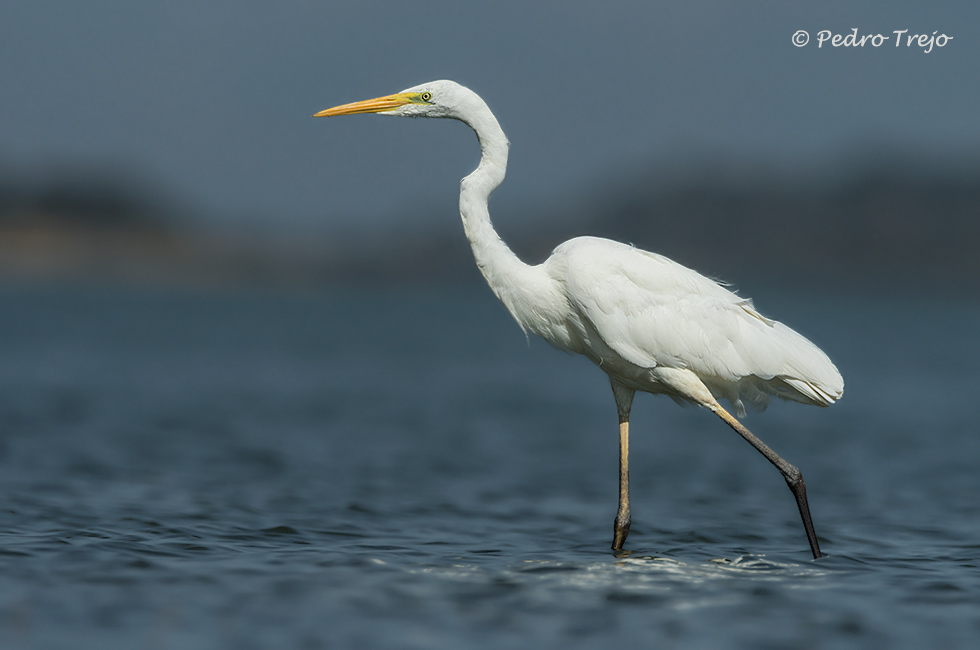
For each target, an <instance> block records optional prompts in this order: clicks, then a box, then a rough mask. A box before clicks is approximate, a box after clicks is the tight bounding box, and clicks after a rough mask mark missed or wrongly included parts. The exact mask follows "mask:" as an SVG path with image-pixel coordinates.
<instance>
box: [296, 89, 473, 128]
mask: <svg viewBox="0 0 980 650" xmlns="http://www.w3.org/2000/svg"><path fill="white" fill-rule="evenodd" d="M470 96H472V97H476V95H475V94H474V93H473V91H471V90H469V89H467V88H465V87H463V86H460V85H459V84H458V83H456V82H455V81H445V80H443V81H430V82H429V83H425V84H421V85H419V86H414V87H412V88H406V89H405V90H403V91H401V92H400V93H395V94H394V95H385V96H384V97H377V98H375V99H367V100H364V101H360V102H354V103H352V104H343V105H341V106H334V107H333V108H328V109H327V110H325V111H320V112H319V113H316V114H315V115H314V116H313V117H330V116H334V115H355V114H357V113H379V114H381V115H397V116H399V117H449V118H455V119H461V114H460V109H462V108H463V107H464V106H465V104H466V103H467V102H468V101H472V98H471V97H470ZM477 100H478V101H479V98H477Z"/></svg>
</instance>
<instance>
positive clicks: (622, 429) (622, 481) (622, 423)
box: [612, 415, 630, 551]
mask: <svg viewBox="0 0 980 650" xmlns="http://www.w3.org/2000/svg"><path fill="white" fill-rule="evenodd" d="M629 456H630V421H629V416H626V417H623V416H622V415H621V416H620V417H619V510H618V511H617V512H616V520H615V521H614V522H613V543H612V547H613V550H614V551H621V550H622V549H623V542H625V541H626V536H627V535H629V534H630V459H629Z"/></svg>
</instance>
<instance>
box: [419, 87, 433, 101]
mask: <svg viewBox="0 0 980 650" xmlns="http://www.w3.org/2000/svg"><path fill="white" fill-rule="evenodd" d="M421 97H422V101H423V102H427V101H429V100H430V99H432V93H430V92H429V91H428V90H427V91H425V92H424V93H422V95H421Z"/></svg>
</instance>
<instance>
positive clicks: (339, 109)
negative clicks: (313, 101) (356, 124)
mask: <svg viewBox="0 0 980 650" xmlns="http://www.w3.org/2000/svg"><path fill="white" fill-rule="evenodd" d="M417 97H418V93H398V94H395V95H387V96H385V97H378V98H376V99H366V100H364V101H362V102H354V103H353V104H344V105H342V106H334V107H333V108H328V109H327V110H325V111H320V112H319V113H316V114H315V115H313V117H331V116H334V115H355V114H357V113H384V112H385V111H393V110H395V109H396V108H398V107H399V106H404V105H405V104H413V103H418V100H417Z"/></svg>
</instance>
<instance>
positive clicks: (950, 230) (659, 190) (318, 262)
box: [0, 157, 980, 290]
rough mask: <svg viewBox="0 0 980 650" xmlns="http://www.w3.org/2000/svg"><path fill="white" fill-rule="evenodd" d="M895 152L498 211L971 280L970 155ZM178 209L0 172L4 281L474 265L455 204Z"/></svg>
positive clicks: (700, 250)
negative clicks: (348, 215)
mask: <svg viewBox="0 0 980 650" xmlns="http://www.w3.org/2000/svg"><path fill="white" fill-rule="evenodd" d="M900 161H901V157H894V158H890V159H878V160H875V161H872V162H867V161H865V162H863V163H861V164H849V165H848V164H840V165H835V166H829V167H827V168H822V169H815V170H809V171H807V172H802V171H799V170H777V169H766V168H762V167H755V168H752V167H749V168H746V167H742V166H738V165H724V164H702V165H687V166H685V167H683V168H680V169H670V170H665V169H664V168H663V166H659V167H656V168H654V167H651V168H650V169H649V170H645V171H644V170H639V171H637V172H635V174H634V175H633V176H632V177H631V178H627V179H619V180H617V181H615V182H613V183H610V184H608V185H607V186H605V187H596V188H593V189H592V190H591V191H588V192H583V193H582V195H581V196H579V197H576V199H575V200H574V201H573V202H569V203H567V204H562V205H556V206H554V207H553V208H549V210H548V211H546V212H544V213H540V212H538V213H535V214H530V213H529V214H526V215H508V216H507V219H506V220H505V225H506V227H502V228H501V231H502V235H503V237H504V239H505V240H506V241H508V242H509V243H511V245H512V246H513V247H514V248H515V250H516V251H517V252H518V254H520V255H521V256H522V257H524V258H525V259H527V260H528V261H530V262H536V261H540V260H541V259H543V258H544V257H546V256H547V254H548V252H550V250H551V249H552V248H553V247H554V246H555V245H557V244H558V243H560V242H561V241H563V240H565V239H567V238H569V237H572V236H576V235H582V234H593V235H598V236H604V237H610V238H613V239H618V240H620V241H625V242H629V243H633V244H635V245H637V246H639V247H641V248H646V249H648V250H653V251H656V252H660V253H663V254H666V255H668V256H669V257H671V258H673V259H675V260H677V261H679V262H681V263H684V264H686V265H688V266H691V267H693V268H696V269H698V270H700V271H701V272H703V273H705V274H707V275H711V276H713V277H718V278H721V279H728V278H742V277H745V276H748V277H750V278H767V279H769V280H770V281H774V282H776V283H779V284H793V283H806V284H812V285H818V284H824V283H840V282H855V281H856V282H865V281H869V282H887V283H894V284H896V285H901V284H908V285H910V286H919V287H928V286H931V285H934V286H938V285H949V286H964V287H970V288H971V289H974V290H975V289H977V288H980V253H978V248H980V162H978V161H960V162H957V163H955V164H954V163H943V164H936V163H935V162H934V163H932V164H919V165H916V164H910V163H908V162H900ZM78 178H81V175H79V176H78ZM654 179H656V180H654ZM491 208H492V206H491ZM176 212H177V210H176V209H175V208H173V207H172V206H170V205H169V204H168V203H167V202H166V201H161V200H159V199H158V198H156V197H154V196H152V193H147V192H143V191H141V190H140V189H139V188H135V187H131V186H129V185H127V184H126V183H125V182H124V181H122V180H118V181H116V180H114V179H111V178H108V179H106V178H103V179H100V180H99V181H97V182H81V181H79V180H78V179H77V178H75V177H72V176H71V175H70V174H69V175H68V176H67V177H66V176H61V177H59V178H51V179H46V180H44V181H42V182H39V183H38V182H36V183H34V184H33V185H32V186H30V187H25V186H17V185H16V184H14V183H12V182H9V181H8V182H4V179H3V178H0V281H4V282H37V281H41V282H60V281H68V282H152V283H163V284H168V283H176V284H188V283H189V284H214V285H226V284H269V285H274V284H283V283H285V284H300V285H327V284H341V283H351V282H368V283H371V282H384V283H391V282H410V281H426V280H432V281H440V282H460V281H462V282H469V281H472V280H477V279H478V277H479V276H478V274H477V272H476V270H475V269H474V268H473V263H472V259H471V257H470V253H469V249H468V247H467V245H466V242H465V239H464V238H463V235H462V229H461V227H460V225H459V221H458V218H456V217H455V216H454V215H448V216H447V219H446V220H445V221H444V222H440V223H439V224H438V225H432V226H429V227H428V228H427V229H420V228H419V227H418V226H417V224H413V225H412V230H411V231H408V230H407V228H408V226H405V225H401V226H399V225H394V226H392V228H391V230H387V231H385V232H378V231H372V232H370V233H361V234H356V233H344V234H341V233H330V232H317V233H309V232H293V233H290V232H283V233H276V234H269V233H261V232H255V231H251V232H242V231H236V232H227V231H222V230H219V229H213V228H212V229H195V228H192V227H189V226H188V225H187V224H188V223H190V222H191V220H189V219H187V218H186V216H182V215H179V214H176ZM491 212H492V210H491ZM516 217H519V218H516ZM390 221H391V223H393V224H399V223H404V220H397V219H392V220H390ZM501 221H504V220H503V218H501ZM515 223H519V224H520V226H514V225H512V224H515Z"/></svg>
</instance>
